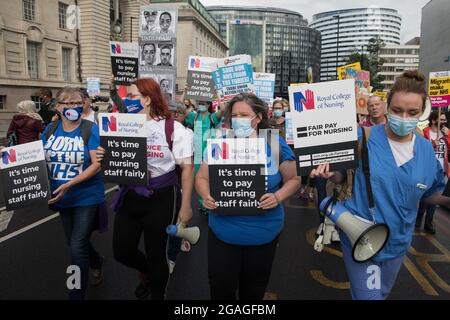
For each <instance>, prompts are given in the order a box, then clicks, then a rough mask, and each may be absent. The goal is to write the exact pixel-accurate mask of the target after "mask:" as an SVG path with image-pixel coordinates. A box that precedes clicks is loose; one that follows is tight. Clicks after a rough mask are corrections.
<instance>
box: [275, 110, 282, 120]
mask: <svg viewBox="0 0 450 320" xmlns="http://www.w3.org/2000/svg"><path fill="white" fill-rule="evenodd" d="M273 116H274V117H275V118H279V117H281V116H283V110H281V109H275V110H273Z"/></svg>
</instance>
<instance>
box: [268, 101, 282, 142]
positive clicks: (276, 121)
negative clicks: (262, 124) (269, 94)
mask: <svg viewBox="0 0 450 320" xmlns="http://www.w3.org/2000/svg"><path fill="white" fill-rule="evenodd" d="M269 126H270V128H271V129H277V130H279V132H280V136H282V137H283V139H284V138H285V137H286V135H285V133H286V129H285V119H284V108H283V103H282V100H275V101H274V102H273V105H272V118H270V120H269Z"/></svg>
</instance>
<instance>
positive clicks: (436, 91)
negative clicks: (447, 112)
mask: <svg viewBox="0 0 450 320" xmlns="http://www.w3.org/2000/svg"><path fill="white" fill-rule="evenodd" d="M428 94H429V96H430V100H431V105H432V106H433V107H439V108H441V107H447V106H450V71H441V72H430V80H429V86H428Z"/></svg>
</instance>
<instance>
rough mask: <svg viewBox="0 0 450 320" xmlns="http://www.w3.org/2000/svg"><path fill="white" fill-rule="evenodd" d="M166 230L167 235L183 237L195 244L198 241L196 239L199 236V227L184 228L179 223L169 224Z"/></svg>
mask: <svg viewBox="0 0 450 320" xmlns="http://www.w3.org/2000/svg"><path fill="white" fill-rule="evenodd" d="M166 232H167V234H168V235H169V236H173V237H178V238H183V239H184V240H186V241H188V242H189V243H190V244H192V245H194V244H196V243H197V242H198V239H199V238H200V229H199V227H189V228H185V227H183V226H182V225H179V224H177V225H175V224H171V225H168V226H167V228H166Z"/></svg>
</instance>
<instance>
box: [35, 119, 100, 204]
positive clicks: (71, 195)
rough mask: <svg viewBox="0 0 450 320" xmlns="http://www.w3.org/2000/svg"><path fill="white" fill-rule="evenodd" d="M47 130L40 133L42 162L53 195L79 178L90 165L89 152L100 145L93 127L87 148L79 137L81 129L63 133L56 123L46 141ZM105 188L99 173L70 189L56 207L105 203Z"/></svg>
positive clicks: (96, 127) (97, 131)
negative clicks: (45, 168) (42, 153)
mask: <svg viewBox="0 0 450 320" xmlns="http://www.w3.org/2000/svg"><path fill="white" fill-rule="evenodd" d="M48 128H49V127H47V128H46V129H45V130H44V132H43V134H42V142H43V143H44V151H45V160H46V161H47V167H48V171H49V178H50V186H51V189H52V192H53V191H54V190H56V189H57V188H58V187H59V186H61V185H62V184H64V183H66V182H68V181H70V180H73V179H74V178H75V177H77V176H79V175H80V174H81V173H82V172H83V170H85V169H86V168H88V167H89V166H90V165H91V156H90V154H89V150H96V149H97V147H98V146H99V145H100V136H99V129H98V126H97V125H96V124H94V125H93V126H92V129H91V130H92V131H91V136H90V137H89V141H88V144H87V146H86V145H84V141H83V138H82V137H81V128H80V127H78V128H77V129H75V130H73V131H71V132H66V131H64V129H63V127H62V124H61V123H59V124H58V128H57V129H56V130H55V132H54V133H53V134H52V135H51V136H50V137H49V139H48V140H47V139H46V132H47V130H48ZM104 192H105V189H104V185H103V181H102V178H101V173H100V172H99V173H97V174H96V175H95V176H93V177H91V178H90V179H89V180H86V181H84V182H82V183H79V184H77V185H75V186H74V187H72V188H70V189H69V190H68V191H67V192H66V193H65V195H64V197H63V198H62V199H61V200H59V201H58V202H57V203H56V204H55V206H56V207H58V208H72V207H79V206H89V205H93V204H99V203H102V202H104V198H105V193H104Z"/></svg>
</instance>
